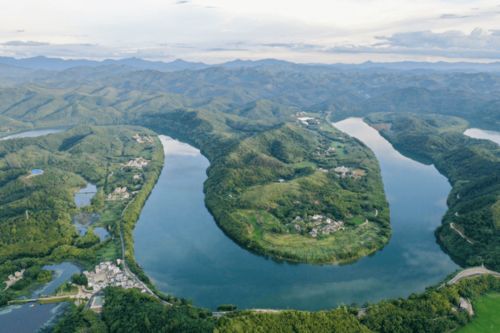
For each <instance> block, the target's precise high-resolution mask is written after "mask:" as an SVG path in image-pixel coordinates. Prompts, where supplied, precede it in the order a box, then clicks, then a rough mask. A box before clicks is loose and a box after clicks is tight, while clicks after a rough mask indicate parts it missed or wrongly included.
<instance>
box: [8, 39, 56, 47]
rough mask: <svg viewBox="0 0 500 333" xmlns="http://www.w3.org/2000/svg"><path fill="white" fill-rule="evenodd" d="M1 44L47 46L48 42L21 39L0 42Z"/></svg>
mask: <svg viewBox="0 0 500 333" xmlns="http://www.w3.org/2000/svg"><path fill="white" fill-rule="evenodd" d="M0 44H1V45H5V46H47V45H50V43H46V42H35V41H31V40H28V41H22V40H11V41H8V42H4V43H0Z"/></svg>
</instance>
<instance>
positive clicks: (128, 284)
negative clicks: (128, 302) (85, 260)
mask: <svg viewBox="0 0 500 333" xmlns="http://www.w3.org/2000/svg"><path fill="white" fill-rule="evenodd" d="M120 264H121V259H117V264H114V263H113V262H111V261H105V262H101V263H100V264H98V265H97V266H95V268H94V270H93V271H90V272H89V271H84V272H83V275H85V276H86V277H87V281H88V282H87V288H88V289H87V290H88V291H89V292H90V293H91V294H92V295H93V294H96V293H98V292H99V291H101V290H103V289H104V288H106V287H122V288H125V289H128V288H137V289H140V290H141V291H142V292H146V289H144V287H143V285H142V284H141V283H139V282H138V281H137V280H136V279H135V278H133V277H131V276H130V275H128V274H126V273H125V271H123V270H122V269H121V268H120V267H119V265H120Z"/></svg>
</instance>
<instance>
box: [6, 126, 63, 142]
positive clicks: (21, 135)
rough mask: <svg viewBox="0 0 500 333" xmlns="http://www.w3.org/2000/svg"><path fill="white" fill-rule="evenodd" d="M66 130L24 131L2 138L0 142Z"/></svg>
mask: <svg viewBox="0 0 500 333" xmlns="http://www.w3.org/2000/svg"><path fill="white" fill-rule="evenodd" d="M66 129H67V128H47V129H39V130H33V131H25V132H20V133H16V134H12V135H8V136H4V137H3V138H0V141H2V140H10V139H21V138H36V137H39V136H44V135H49V134H54V133H59V132H64V131H65V130H66Z"/></svg>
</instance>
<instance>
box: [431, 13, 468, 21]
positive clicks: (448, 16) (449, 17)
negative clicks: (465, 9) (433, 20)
mask: <svg viewBox="0 0 500 333" xmlns="http://www.w3.org/2000/svg"><path fill="white" fill-rule="evenodd" d="M467 17H471V15H457V14H443V15H441V16H440V17H439V18H441V19H444V20H449V19H463V18H467Z"/></svg>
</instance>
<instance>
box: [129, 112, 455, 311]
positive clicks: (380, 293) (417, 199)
mask: <svg viewBox="0 0 500 333" xmlns="http://www.w3.org/2000/svg"><path fill="white" fill-rule="evenodd" d="M335 126H337V127H338V128H339V129H341V130H342V131H344V132H346V133H348V134H350V135H351V136H354V137H356V138H358V139H359V140H361V141H362V142H364V143H365V144H366V145H368V146H369V147H370V148H371V149H372V150H373V151H374V153H375V155H376V156H377V158H378V160H379V162H380V165H381V170H382V177H383V180H384V187H385V191H386V195H387V199H388V201H389V204H390V209H391V225H392V228H393V236H392V238H391V240H390V242H389V244H388V245H387V246H386V247H385V248H384V249H383V250H381V251H379V252H377V253H375V254H374V255H372V256H370V257H365V258H363V259H361V260H359V261H357V262H355V263H353V264H350V265H345V266H338V265H309V264H290V263H278V262H275V261H272V260H269V259H266V258H264V257H261V256H258V255H254V254H252V253H250V252H249V251H247V250H245V249H243V248H241V247H239V246H238V245H236V244H235V243H234V242H233V241H232V240H231V239H229V238H228V237H226V236H225V235H224V233H223V232H222V231H221V230H220V229H219V228H218V227H217V225H216V223H215V221H214V219H213V218H212V216H211V215H210V213H209V212H208V211H207V209H206V207H205V203H204V193H203V182H204V181H205V180H206V177H207V176H206V169H207V167H208V166H209V162H208V160H207V159H206V158H205V157H204V156H203V155H202V154H201V153H200V152H199V151H198V150H196V149H194V148H193V147H191V146H189V145H187V144H184V143H180V142H178V141H175V140H172V139H170V138H167V137H161V140H162V143H163V144H164V148H165V153H166V154H165V166H164V169H163V171H162V173H161V176H160V178H159V180H158V183H157V184H156V186H155V188H154V190H153V191H152V193H151V195H150V197H149V199H148V201H147V202H146V205H145V207H144V209H143V211H142V213H141V216H140V219H139V221H138V223H137V225H136V229H135V231H134V240H135V254H136V258H137V260H138V262H139V263H140V265H141V266H142V267H143V268H144V270H145V271H146V273H147V274H148V276H149V277H151V278H152V280H153V281H154V283H155V284H156V286H158V288H160V289H161V290H162V291H164V292H166V293H170V294H173V295H175V296H178V297H184V298H188V299H191V300H193V301H194V304H196V305H199V306H204V307H208V308H212V309H214V308H215V307H217V306H218V305H220V304H227V303H229V304H236V305H238V307H240V308H281V309H284V308H294V309H304V310H318V309H325V308H332V307H335V306H337V305H339V304H351V303H353V302H356V303H358V304H363V303H365V302H368V301H370V302H373V301H377V300H380V299H384V298H390V297H405V296H408V295H409V294H411V293H413V292H418V291H423V290H424V289H425V288H426V287H427V286H430V285H433V284H436V283H438V282H439V281H441V280H442V279H443V278H444V277H446V276H447V275H448V274H450V273H452V272H453V271H455V270H456V269H458V266H457V265H456V264H455V263H453V262H452V261H451V259H450V258H449V257H448V256H447V255H446V254H445V253H443V252H442V251H441V249H440V247H439V246H438V244H437V243H436V239H435V236H434V230H435V229H436V227H438V226H439V225H440V223H441V218H442V216H443V214H444V212H445V211H446V209H447V207H446V198H447V196H448V194H449V191H450V189H451V187H450V185H449V183H448V181H447V179H446V178H445V177H444V176H442V175H441V174H440V173H439V172H438V171H437V170H436V168H434V167H433V166H429V165H424V164H421V163H418V162H416V161H414V160H411V159H409V158H407V157H404V156H402V155H401V154H400V153H398V152H397V151H396V150H395V149H394V148H393V147H392V146H391V145H390V144H389V143H388V142H387V141H386V140H385V139H384V138H383V137H382V136H380V135H379V133H378V132H377V131H376V130H374V129H373V128H371V127H369V126H368V125H367V124H365V123H364V122H363V121H362V120H361V119H356V118H353V119H347V120H344V121H341V122H339V123H336V124H335Z"/></svg>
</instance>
